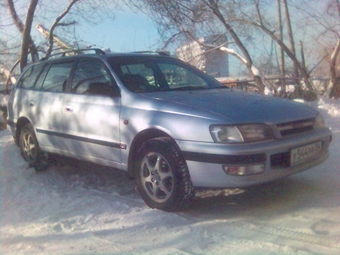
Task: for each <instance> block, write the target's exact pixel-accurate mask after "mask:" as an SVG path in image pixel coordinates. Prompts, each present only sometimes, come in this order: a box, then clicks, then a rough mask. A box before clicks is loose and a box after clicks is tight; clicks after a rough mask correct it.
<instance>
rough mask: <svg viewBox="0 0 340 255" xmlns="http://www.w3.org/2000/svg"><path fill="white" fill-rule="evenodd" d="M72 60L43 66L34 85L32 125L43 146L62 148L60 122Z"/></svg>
mask: <svg viewBox="0 0 340 255" xmlns="http://www.w3.org/2000/svg"><path fill="white" fill-rule="evenodd" d="M73 65H74V61H67V62H57V63H52V64H50V65H47V66H45V68H44V70H43V71H42V73H41V75H40V76H39V78H38V80H37V82H36V85H35V90H36V91H35V94H34V98H31V99H30V102H29V103H30V105H31V107H32V108H33V110H34V116H35V118H34V126H35V128H36V133H37V138H38V141H39V144H40V146H41V147H43V148H51V149H53V150H58V149H60V150H63V148H64V143H63V140H62V139H60V137H61V136H62V134H63V127H62V122H61V114H62V106H63V101H64V92H65V89H66V86H67V83H68V81H69V76H70V72H71V70H72V67H73Z"/></svg>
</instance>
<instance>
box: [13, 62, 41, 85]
mask: <svg viewBox="0 0 340 255" xmlns="http://www.w3.org/2000/svg"><path fill="white" fill-rule="evenodd" d="M42 67H43V65H34V66H31V67H29V68H27V69H26V71H25V72H24V73H23V75H22V76H21V79H20V80H19V82H18V85H17V86H18V87H20V88H24V89H33V88H34V86H35V81H36V79H37V77H38V75H39V74H40V72H41V69H42Z"/></svg>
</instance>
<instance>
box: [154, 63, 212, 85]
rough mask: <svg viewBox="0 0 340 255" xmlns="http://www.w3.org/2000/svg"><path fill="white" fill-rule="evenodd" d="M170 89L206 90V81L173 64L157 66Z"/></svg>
mask: <svg viewBox="0 0 340 255" xmlns="http://www.w3.org/2000/svg"><path fill="white" fill-rule="evenodd" d="M159 68H160V69H161V71H162V73H163V74H164V77H165V79H166V82H167V83H168V86H169V88H170V89H181V88H189V87H192V88H207V87H208V83H207V81H205V80H203V79H202V78H201V77H199V76H197V75H196V74H194V73H193V72H192V71H190V70H188V69H185V68H183V67H182V66H178V65H174V64H163V63H160V64H159Z"/></svg>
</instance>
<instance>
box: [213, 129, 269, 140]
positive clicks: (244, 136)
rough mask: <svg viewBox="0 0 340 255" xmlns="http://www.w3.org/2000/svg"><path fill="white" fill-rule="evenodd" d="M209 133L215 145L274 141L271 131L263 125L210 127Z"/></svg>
mask: <svg viewBox="0 0 340 255" xmlns="http://www.w3.org/2000/svg"><path fill="white" fill-rule="evenodd" d="M210 133H211V136H212V138H213V139H214V141H215V142H216V143H250V142H257V141H264V140H270V139H274V133H273V130H272V129H271V128H270V127H269V126H268V125H265V124H247V125H236V126H225V125H212V126H210Z"/></svg>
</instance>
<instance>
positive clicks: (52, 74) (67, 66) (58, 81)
mask: <svg viewBox="0 0 340 255" xmlns="http://www.w3.org/2000/svg"><path fill="white" fill-rule="evenodd" d="M72 66H73V62H65V63H55V64H52V65H51V66H50V68H49V70H48V72H47V74H46V77H45V80H44V82H43V84H42V88H41V89H42V90H43V91H53V92H63V91H65V89H66V85H67V80H68V77H69V74H70V71H71V69H72Z"/></svg>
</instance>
